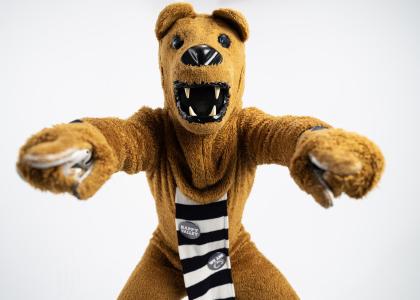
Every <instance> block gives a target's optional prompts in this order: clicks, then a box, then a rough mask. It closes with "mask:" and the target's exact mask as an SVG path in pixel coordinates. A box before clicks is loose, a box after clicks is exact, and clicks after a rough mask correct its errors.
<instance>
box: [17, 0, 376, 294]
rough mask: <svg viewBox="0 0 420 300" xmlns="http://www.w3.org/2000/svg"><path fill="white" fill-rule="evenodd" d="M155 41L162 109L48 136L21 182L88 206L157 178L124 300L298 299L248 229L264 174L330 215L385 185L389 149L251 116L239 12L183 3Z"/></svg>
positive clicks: (290, 121) (33, 142)
mask: <svg viewBox="0 0 420 300" xmlns="http://www.w3.org/2000/svg"><path fill="white" fill-rule="evenodd" d="M156 37H157V39H158V41H159V65H160V72H161V78H162V87H163V91H164V95H165V102H164V106H163V108H157V109H151V108H147V107H143V108H140V110H139V111H137V112H136V113H134V115H132V116H131V117H130V118H128V119H125V120H124V119H118V118H82V119H78V120H75V121H73V122H71V123H67V124H60V125H56V126H54V127H52V128H47V129H44V130H42V131H41V132H39V133H37V134H35V135H34V136H32V137H31V138H30V139H29V140H28V141H27V143H26V144H25V145H24V146H23V147H22V148H21V151H20V154H19V159H18V163H17V168H18V172H19V174H20V175H21V176H22V178H24V179H25V180H26V181H28V182H29V183H30V184H31V185H33V186H34V187H36V188H39V189H41V190H49V191H52V192H55V193H62V192H68V193H72V194H73V195H74V196H76V197H77V198H79V199H87V198H89V197H91V196H93V195H94V194H95V192H96V191H97V190H98V189H99V188H100V187H101V186H102V185H103V184H104V183H105V182H106V181H107V180H108V179H109V178H110V177H111V175H112V174H114V173H115V172H118V171H124V172H127V173H129V174H134V173H137V172H140V171H145V172H146V175H147V179H148V182H149V185H150V188H151V192H152V194H153V197H154V199H155V201H156V208H157V214H158V219H159V224H158V226H157V228H156V230H155V232H154V233H153V237H152V239H151V241H150V244H149V246H148V248H147V250H146V252H145V254H144V255H143V258H142V259H141V261H140V263H139V264H138V265H137V267H136V268H135V270H134V271H133V273H132V275H131V277H130V278H129V280H128V282H127V284H126V285H125V287H124V289H123V290H122V292H121V294H120V296H119V299H146V300H150V299H159V300H166V299H170V300H172V299H181V298H182V297H184V296H186V295H187V296H188V298H189V299H210V300H214V299H241V300H244V299H255V300H257V299H262V300H265V299H298V296H297V295H296V293H295V291H294V290H293V288H292V287H291V286H290V285H289V283H288V282H287V280H286V279H285V277H283V275H282V274H281V273H280V272H279V271H278V270H277V269H276V267H275V266H274V265H272V264H271V263H270V262H269V261H268V260H267V259H266V258H265V257H264V256H263V255H262V254H261V253H260V252H259V251H258V250H257V248H256V247H255V245H254V244H253V242H251V240H250V235H249V234H248V233H247V231H246V230H245V228H244V227H243V225H242V221H241V219H242V213H243V210H244V206H245V202H246V200H247V198H248V195H249V193H250V191H251V187H252V184H253V180H254V177H255V171H256V168H257V166H258V165H261V164H278V165H282V166H286V167H287V168H289V170H290V174H291V176H292V177H293V179H294V180H295V181H296V183H297V184H298V186H299V187H300V188H301V189H302V190H304V191H305V192H307V193H308V194H310V195H311V196H312V197H313V198H314V199H315V200H316V201H317V202H318V203H319V204H320V205H322V206H323V207H325V208H328V207H330V206H332V204H333V203H332V200H333V198H334V197H338V196H339V195H340V194H342V193H346V194H347V195H349V196H350V197H353V198H361V197H363V196H364V195H366V193H367V192H368V191H370V190H371V189H372V188H373V187H374V186H375V185H376V184H377V183H378V181H379V178H380V176H381V173H382V170H383V167H384V159H383V156H382V154H381V152H380V150H379V149H378V147H377V146H376V145H375V144H373V143H372V142H371V141H369V140H368V139H367V138H365V137H363V136H360V135H358V134H355V133H350V132H347V131H344V130H341V129H335V128H333V127H331V126H330V125H329V124H326V123H324V122H322V121H320V120H318V119H315V118H312V117H297V116H272V115H269V114H266V113H264V112H262V111H261V110H259V109H257V108H242V94H243V90H244V82H245V81H244V77H245V41H246V40H247V38H248V25H247V22H246V20H245V18H244V17H243V16H242V15H241V14H240V13H239V12H237V11H234V10H231V9H219V10H215V11H214V12H213V13H212V14H211V15H206V14H197V13H195V12H194V10H193V8H192V6H191V5H190V4H186V3H178V4H172V5H169V6H167V7H166V8H165V9H164V10H163V11H162V12H161V13H160V15H159V18H158V20H157V23H156ZM262 76H263V75H262ZM274 94H275V90H273V95H274ZM122 192H123V191H122ZM121 197H124V194H123V193H121ZM145 213H147V212H145Z"/></svg>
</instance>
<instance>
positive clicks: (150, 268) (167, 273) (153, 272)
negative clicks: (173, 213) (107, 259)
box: [118, 244, 186, 300]
mask: <svg viewBox="0 0 420 300" xmlns="http://www.w3.org/2000/svg"><path fill="white" fill-rule="evenodd" d="M185 295H186V293H185V287H184V281H183V279H182V273H181V271H179V270H176V269H175V268H174V267H172V264H171V263H170V262H169V261H168V259H167V258H166V256H165V255H164V254H163V253H162V252H161V251H160V250H159V249H158V248H157V247H156V246H155V245H153V244H149V246H148V247H147V249H146V252H145V253H144V255H143V258H142V259H141V261H140V262H139V264H138V265H137V267H136V268H135V269H134V271H133V273H132V274H131V276H130V278H129V279H128V281H127V283H126V284H125V287H124V288H123V290H122V291H121V293H120V295H119V297H118V300H151V299H160V300H174V299H181V298H182V297H184V296H185Z"/></svg>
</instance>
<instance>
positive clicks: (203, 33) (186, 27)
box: [166, 15, 240, 40]
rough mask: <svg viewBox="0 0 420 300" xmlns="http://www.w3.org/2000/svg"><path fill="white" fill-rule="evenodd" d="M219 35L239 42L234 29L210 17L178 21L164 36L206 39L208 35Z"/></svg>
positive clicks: (201, 16)
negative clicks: (227, 35)
mask: <svg viewBox="0 0 420 300" xmlns="http://www.w3.org/2000/svg"><path fill="white" fill-rule="evenodd" d="M221 33H226V34H229V35H230V36H231V37H232V38H235V39H236V40H240V39H239V36H238V33H237V32H236V30H235V29H234V28H232V27H231V26H230V25H229V24H228V23H226V22H225V21H223V20H221V19H219V18H214V17H212V16H210V15H199V16H196V17H186V18H182V19H179V20H177V21H176V22H175V23H174V25H173V26H172V27H171V28H170V29H169V30H168V32H167V34H166V36H169V37H172V35H173V34H180V35H183V36H184V37H185V38H188V37H194V38H197V37H201V38H206V37H208V36H210V35H214V34H217V35H218V34H221Z"/></svg>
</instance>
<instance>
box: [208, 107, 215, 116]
mask: <svg viewBox="0 0 420 300" xmlns="http://www.w3.org/2000/svg"><path fill="white" fill-rule="evenodd" d="M215 115H216V105H213V108H212V110H211V112H210V114H209V116H210V117H214V116H215Z"/></svg>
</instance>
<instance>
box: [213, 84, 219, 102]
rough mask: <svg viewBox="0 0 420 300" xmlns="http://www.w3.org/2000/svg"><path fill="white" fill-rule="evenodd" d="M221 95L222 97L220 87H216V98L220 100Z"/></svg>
mask: <svg viewBox="0 0 420 300" xmlns="http://www.w3.org/2000/svg"><path fill="white" fill-rule="evenodd" d="M219 95H220V86H215V87H214V96H215V97H216V99H219Z"/></svg>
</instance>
